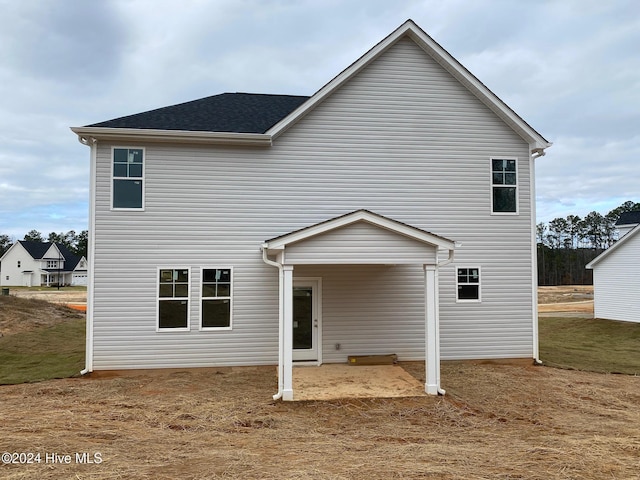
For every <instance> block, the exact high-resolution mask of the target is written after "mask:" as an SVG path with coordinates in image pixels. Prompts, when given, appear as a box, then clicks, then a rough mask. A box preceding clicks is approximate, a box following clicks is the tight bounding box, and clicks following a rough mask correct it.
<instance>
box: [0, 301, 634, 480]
mask: <svg viewBox="0 0 640 480" xmlns="http://www.w3.org/2000/svg"><path fill="white" fill-rule="evenodd" d="M565 293H571V292H563V293H559V294H558V295H564V294H565ZM16 300H19V299H16ZM580 301H582V300H580ZM556 303H567V302H556ZM58 308H64V307H58ZM65 311H68V310H65ZM0 312H2V310H0ZM56 315H57V314H56V312H55V311H51V312H50V315H49V316H50V317H52V318H54V317H56ZM56 318H57V317H56ZM0 321H2V320H1V319H0ZM62 321H64V320H62ZM35 325H37V322H32V328H33V326H35ZM402 367H403V368H404V369H405V370H407V371H408V372H409V373H410V374H411V375H413V376H414V377H415V378H416V379H417V380H418V381H419V382H424V365H423V364H422V363H421V362H420V363H403V364H402ZM353 368H358V367H353ZM442 386H443V387H444V388H445V389H446V390H447V394H446V395H445V396H444V397H411V398H395V399H343V400H330V401H309V402H293V403H283V402H279V401H273V400H272V399H271V395H272V394H273V393H275V389H276V376H275V368H274V367H273V366H269V367H243V368H213V369H189V370H158V371H131V372H120V374H118V375H113V374H111V375H109V374H102V375H94V376H92V377H89V378H86V377H85V378H73V379H63V380H51V381H47V382H42V383H37V384H23V385H10V386H0V404H1V405H2V408H0V453H1V452H9V453H13V452H15V453H33V454H38V453H39V454H40V457H39V458H40V463H37V462H36V461H35V460H34V458H36V457H31V459H32V461H34V462H35V463H31V464H20V463H18V464H6V465H3V464H0V478H3V479H8V480H17V479H32V478H39V479H59V478H73V479H92V480H99V479H114V478H115V479H118V478H123V479H124V478H127V479H174V478H181V479H194V480H195V479H205V478H234V479H235V478H243V479H265V478H279V479H325V478H330V479H373V480H375V479H394V478H397V479H400V478H402V479H419V478H438V479H444V480H449V479H470V478H473V479H505V480H506V479H534V480H535V479H602V478H609V479H633V478H640V473H639V472H640V427H639V426H640V409H639V408H638V405H639V404H640V377H634V376H625V375H605V374H597V373H587V372H578V371H570V370H559V369H553V368H548V367H534V366H532V365H530V364H528V363H527V364H525V363H519V364H516V363H506V364H505V363H496V362H443V365H442ZM76 453H78V454H80V455H82V454H84V453H86V454H87V455H88V456H87V457H85V458H87V459H92V460H96V459H97V460H98V461H101V463H92V464H86V463H81V462H79V461H78V459H77V458H76V456H75V454H76ZM95 454H99V456H97V457H94V455H95ZM55 455H57V457H56V456H55ZM64 455H70V457H69V461H70V463H69V464H66V463H60V461H61V460H60V459H63V460H62V461H66V458H65V457H63V456H64ZM3 458H4V457H3ZM23 458H25V459H26V457H23ZM56 459H58V460H56ZM81 459H82V457H80V460H81ZM17 460H18V461H20V458H19V457H18V458H17ZM54 462H55V463H54Z"/></svg>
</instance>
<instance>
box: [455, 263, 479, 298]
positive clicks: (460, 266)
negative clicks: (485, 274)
mask: <svg viewBox="0 0 640 480" xmlns="http://www.w3.org/2000/svg"><path fill="white" fill-rule="evenodd" d="M461 269H465V270H471V269H473V270H478V283H477V284H476V283H472V282H464V283H460V282H459V281H458V271H459V270H461ZM454 273H455V276H456V303H481V302H482V268H480V267H479V266H478V265H456V268H455V272H454ZM460 285H478V298H460V297H459V296H458V286H460Z"/></svg>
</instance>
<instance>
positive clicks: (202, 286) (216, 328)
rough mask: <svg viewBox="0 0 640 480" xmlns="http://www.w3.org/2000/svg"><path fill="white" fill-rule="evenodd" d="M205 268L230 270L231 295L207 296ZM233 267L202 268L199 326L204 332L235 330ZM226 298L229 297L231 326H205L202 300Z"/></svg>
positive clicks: (207, 268)
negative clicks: (205, 291) (205, 294)
mask: <svg viewBox="0 0 640 480" xmlns="http://www.w3.org/2000/svg"><path fill="white" fill-rule="evenodd" d="M205 270H229V272H230V276H231V278H230V286H229V296H228V297H205V296H204V271H205ZM233 274H234V272H233V267H230V266H224V265H223V266H220V265H217V266H207V267H201V268H200V305H199V307H200V308H199V313H200V315H199V319H198V322H199V327H200V330H201V331H203V332H220V331H224V330H233ZM223 299H224V300H226V299H229V326H228V327H204V326H203V325H202V316H203V311H204V308H203V306H202V302H203V301H204V300H223Z"/></svg>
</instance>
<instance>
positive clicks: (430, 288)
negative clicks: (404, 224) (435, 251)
mask: <svg viewBox="0 0 640 480" xmlns="http://www.w3.org/2000/svg"><path fill="white" fill-rule="evenodd" d="M423 268H424V311H425V328H424V333H425V362H426V365H425V372H426V375H425V377H426V380H425V385H424V391H425V392H426V393H428V394H429V395H438V393H439V390H440V332H439V328H438V304H437V301H438V296H437V292H438V272H437V267H436V266H435V265H423Z"/></svg>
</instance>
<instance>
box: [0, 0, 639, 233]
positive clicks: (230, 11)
mask: <svg viewBox="0 0 640 480" xmlns="http://www.w3.org/2000/svg"><path fill="white" fill-rule="evenodd" d="M0 16H1V18H2V19H3V22H2V24H3V28H2V29H1V30H0V58H1V59H2V61H1V62H0V98H2V102H0V234H9V235H12V236H15V237H16V238H17V239H21V238H22V237H23V236H24V234H25V233H26V232H27V231H29V230H31V229H36V230H39V231H41V232H42V233H44V234H45V235H46V234H48V233H49V232H52V231H56V232H61V231H64V232H66V231H68V230H76V231H81V230H85V229H86V228H87V214H88V206H87V205H88V196H89V149H88V148H87V147H84V146H82V145H80V143H78V142H77V141H76V138H75V135H74V134H72V132H71V131H70V130H69V127H71V126H82V125H87V124H91V123H95V122H99V121H103V120H108V119H111V118H115V117H119V116H123V115H128V114H132V113H138V112H142V111H145V110H149V109H152V108H158V107H163V106H167V105H172V104H176V103H180V102H184V101H188V100H194V99H197V98H202V97H205V96H209V95H215V94H218V93H223V92H236V91H240V92H251V93H280V94H302V95H311V94H313V93H314V92H315V91H316V90H318V89H319V88H320V87H322V86H323V85H324V84H325V83H326V82H328V81H329V80H330V79H331V78H333V77H334V76H335V75H336V74H337V73H339V72H340V71H341V70H343V69H344V68H345V67H347V66H348V65H350V64H351V63H352V62H353V61H354V60H356V59H357V58H358V57H360V56H361V55H362V54H363V53H365V52H366V51H367V50H368V49H369V48H371V47H372V46H373V45H374V44H376V43H377V42H379V41H380V40H382V39H383V38H384V37H385V36H386V35H388V34H389V33H390V32H391V31H393V30H394V29H395V28H397V27H398V26H399V25H400V24H402V23H403V22H404V21H405V20H406V19H407V18H411V19H413V20H414V21H415V22H416V23H417V24H418V25H420V26H421V27H422V28H423V29H424V30H425V31H426V32H427V33H428V34H429V35H431V36H432V37H433V38H434V39H435V40H436V41H437V42H438V43H440V44H441V45H442V46H443V47H444V48H445V49H447V50H448V51H449V52H450V53H451V54H452V55H453V56H454V57H456V58H457V59H458V60H459V61H460V62H461V63H462V64H463V65H465V66H466V67H467V68H468V69H469V70H470V71H471V72H473V73H474V74H475V75H476V76H477V77H478V78H479V79H480V80H481V81H482V82H484V83H485V84H486V85H487V86H488V87H489V88H490V89H491V90H492V91H493V92H494V93H496V94H497V95H498V96H499V97H500V98H501V99H502V100H504V101H505V102H506V103H507V104H508V105H509V106H511V107H512V108H513V109H514V110H515V111H516V112H518V114H519V115H520V116H522V117H523V118H524V119H525V120H526V121H527V122H528V123H530V124H531V125H532V126H533V127H534V128H535V129H536V130H538V131H539V132H540V133H541V134H542V135H543V136H545V138H547V139H548V140H550V141H552V142H553V143H554V145H553V147H551V148H550V149H548V150H547V155H546V156H545V157H542V158H541V159H539V160H538V165H537V193H538V221H549V220H551V219H552V218H554V217H557V216H566V215H568V214H578V215H581V216H584V215H586V214H587V213H588V212H590V211H591V210H596V211H599V212H601V213H607V212H608V211H609V210H611V209H612V208H614V207H617V206H618V205H619V204H621V203H622V202H624V201H625V200H634V201H636V202H638V201H640V194H639V192H638V184H639V182H638V180H639V174H638V168H636V162H637V160H638V158H640V53H639V52H640V51H639V50H638V46H639V45H640V2H638V1H637V0H629V1H622V0H620V1H617V0H609V1H606V2H604V1H601V0H597V1H595V0H593V1H592V0H549V1H533V0H511V1H506V0H473V1H470V0H435V1H431V0H423V1H411V0H394V1H393V2H391V1H389V0H362V1H358V0H352V1H337V0H334V1H332V0H322V1H320V0H308V1H287V0H183V1H181V2H175V1H168V0H104V1H86V0H57V1H54V0H25V1H15V0H0Z"/></svg>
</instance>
